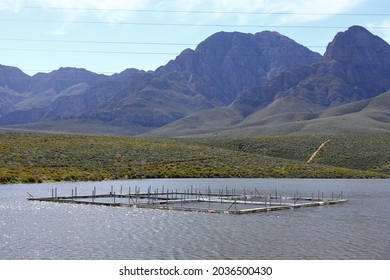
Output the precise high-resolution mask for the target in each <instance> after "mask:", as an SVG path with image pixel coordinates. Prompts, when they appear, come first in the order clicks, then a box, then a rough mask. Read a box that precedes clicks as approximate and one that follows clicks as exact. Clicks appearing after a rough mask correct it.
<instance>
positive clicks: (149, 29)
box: [0, 0, 390, 75]
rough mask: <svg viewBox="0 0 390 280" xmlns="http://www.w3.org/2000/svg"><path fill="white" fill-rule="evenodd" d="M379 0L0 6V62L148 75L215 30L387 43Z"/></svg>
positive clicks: (387, 14)
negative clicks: (342, 35)
mask: <svg viewBox="0 0 390 280" xmlns="http://www.w3.org/2000/svg"><path fill="white" fill-rule="evenodd" d="M389 3H390V2H389V1H386V0H327V1H323V0H322V1H320V0H310V1H302V0H294V1H291V0H280V1H278V0H238V1H237V0H216V1H210V0H187V1H185V0H175V1H158V0H101V1H98V0H34V1H32V0H24V1H23V0H0V64H3V65H10V66H16V67H18V68H20V69H22V70H23V71H24V72H26V73H27V74H30V75H33V74H35V73H37V72H50V71H52V70H56V69H58V68H59V67H80V68H85V69H87V70H90V71H94V72H98V73H106V74H111V73H115V72H121V71H123V70H124V69H126V68H138V69H143V70H154V69H155V68H157V67H158V66H161V65H165V64H166V63H167V62H168V61H169V60H171V59H174V58H175V57H176V56H177V55H179V54H180V52H181V51H182V50H184V49H186V48H192V49H194V48H196V45H197V44H199V43H200V42H201V41H203V40H205V39H206V38H207V37H208V36H210V35H212V34H213V33H216V32H218V31H239V32H244V33H256V32H260V31H264V30H271V31H277V32H279V33H281V34H283V35H286V36H288V37H290V38H291V39H293V40H295V41H296V42H298V43H300V44H302V45H305V46H307V47H309V48H310V49H312V50H313V51H317V52H319V53H321V54H323V53H324V51H325V48H326V45H327V44H328V43H329V42H330V41H331V40H332V39H333V37H334V36H335V34H336V33H337V32H339V31H344V30H346V29H347V28H348V27H349V26H351V25H361V26H364V27H366V28H368V29H369V30H370V31H371V32H372V33H374V34H376V35H378V36H380V37H382V38H383V39H385V40H386V41H387V42H390V4H389Z"/></svg>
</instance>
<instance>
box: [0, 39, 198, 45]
mask: <svg viewBox="0 0 390 280" xmlns="http://www.w3.org/2000/svg"><path fill="white" fill-rule="evenodd" d="M0 41H15V42H41V43H77V44H110V45H111V44H112V45H158V46H197V45H198V44H194V43H172V42H134V41H88V40H58V39H20V38H0Z"/></svg>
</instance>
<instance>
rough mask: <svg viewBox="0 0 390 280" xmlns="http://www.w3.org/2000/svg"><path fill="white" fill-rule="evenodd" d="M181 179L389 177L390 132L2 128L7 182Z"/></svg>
mask: <svg viewBox="0 0 390 280" xmlns="http://www.w3.org/2000/svg"><path fill="white" fill-rule="evenodd" d="M328 139H331V141H330V142H329V143H328V144H327V145H326V146H325V147H324V149H322V150H321V151H320V153H319V154H318V155H317V157H316V158H315V159H314V160H313V162H312V163H310V164H308V163H307V162H306V161H307V159H308V158H309V157H310V155H311V154H312V153H313V152H314V151H315V150H316V149H317V148H318V147H319V146H320V144H321V143H323V142H324V141H326V140H328ZM178 177H180V178H200V177H214V178H215V177H216V178H218V177H225V178H229V177H236V178H240V177H242V178H244V177H246V178H249V177H276V178H306V177H310V178H379V177H382V178H383V177H387V178H388V177H390V135H389V134H376V135H350V136H345V135H344V136H343V135H334V136H333V135H332V136H325V135H321V136H278V137H275V136H273V137H248V138H182V139H178V138H175V139H153V138H131V137H115V136H86V135H65V134H38V133H0V183H19V182H24V183H25V182H47V181H87V180H88V181H91V180H94V181H95V180H112V179H131V178H178Z"/></svg>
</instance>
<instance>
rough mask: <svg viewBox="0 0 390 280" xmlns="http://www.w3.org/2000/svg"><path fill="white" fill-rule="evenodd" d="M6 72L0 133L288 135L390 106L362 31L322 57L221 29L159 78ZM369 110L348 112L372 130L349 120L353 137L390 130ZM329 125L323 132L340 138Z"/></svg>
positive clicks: (277, 40)
mask: <svg viewBox="0 0 390 280" xmlns="http://www.w3.org/2000/svg"><path fill="white" fill-rule="evenodd" d="M8 70H9V73H14V76H13V75H12V74H8V72H7V73H4V75H1V77H0V126H7V127H10V126H11V127H12V128H15V129H23V128H27V127H28V128H29V129H34V127H40V128H42V127H43V125H44V124H47V125H48V127H50V130H56V131H68V132H82V127H83V125H82V124H83V123H84V124H85V127H87V126H88V125H89V124H92V123H94V124H98V123H99V125H98V126H97V127H96V134H99V130H100V131H104V132H103V133H107V131H108V133H109V134H110V132H109V131H110V128H112V134H116V133H118V131H121V132H120V134H125V135H139V134H144V133H146V134H145V135H149V136H164V137H166V136H168V137H169V136H188V135H225V134H226V135H242V134H243V133H244V134H245V135H264V134H290V133H293V134H294V133H302V129H303V128H304V127H306V128H307V127H308V125H309V124H310V123H312V124H313V126H314V127H315V125H314V124H318V123H321V124H323V122H326V121H331V120H330V119H331V118H336V119H337V117H339V116H344V117H345V116H347V115H348V117H350V114H348V113H343V112H348V110H351V108H355V107H359V106H362V104H363V103H364V104H366V103H367V102H368V100H371V101H373V102H374V101H375V102H374V104H376V105H375V106H376V107H380V106H385V109H387V108H388V107H387V106H388V103H387V102H382V104H380V102H377V97H378V96H380V95H381V97H380V98H379V97H378V98H379V99H380V100H382V99H383V100H387V98H389V97H388V95H387V94H384V93H385V92H387V91H388V90H389V89H390V80H389V79H388V78H387V77H389V76H390V46H389V45H388V44H387V43H386V42H385V41H384V40H383V39H381V38H380V37H378V36H375V35H373V34H372V33H370V32H369V31H368V30H366V29H365V28H363V27H360V26H352V27H350V28H349V29H348V30H346V31H343V32H339V33H337V34H336V35H335V37H334V39H333V41H332V42H330V43H329V44H328V46H327V49H326V52H325V54H324V56H321V55H320V54H318V53H315V52H312V51H310V50H309V49H308V48H306V47H304V46H302V45H300V44H298V43H297V42H295V41H293V40H292V39H290V38H288V37H286V36H284V35H281V34H279V33H277V32H271V31H263V32H259V33H255V34H245V33H240V32H218V33H216V34H213V35H211V36H210V37H209V38H207V39H205V40H204V41H203V42H201V43H200V44H199V45H198V46H197V47H196V48H195V49H194V50H191V49H186V50H183V51H182V52H181V53H180V54H179V55H178V56H177V57H176V59H174V60H171V61H169V62H168V63H167V64H166V65H164V66H161V67H159V68H157V69H156V70H155V71H148V72H145V71H141V70H137V69H128V70H125V71H123V72H122V73H119V74H114V75H112V76H107V75H102V74H96V73H93V72H90V71H87V70H85V69H78V68H60V69H58V70H56V71H53V72H51V73H47V74H45V73H39V74H36V75H34V76H33V77H30V76H28V75H26V74H24V73H23V72H22V71H20V70H19V71H18V69H17V68H15V67H8V66H1V65H0V74H1V73H3V72H4V71H8ZM23 74H24V75H23ZM12 78H14V80H13V79H12ZM17 80H20V81H23V82H21V83H20V84H19V83H17V82H15V81H17ZM382 94H383V96H382ZM379 99H378V100H379ZM362 100H366V102H361V103H359V102H360V101H362ZM347 104H350V106H349V107H348V106H347ZM367 110H368V109H367ZM369 111H370V112H371V113H370V114H366V112H362V110H360V111H358V112H354V113H355V116H357V115H359V116H357V117H358V118H361V119H362V120H363V119H364V121H365V122H363V123H365V124H366V125H367V126H371V127H365V128H359V129H357V127H356V124H354V123H349V125H350V131H352V132H353V131H361V130H364V129H367V130H371V129H372V128H373V127H374V128H377V129H378V130H385V131H386V130H388V129H390V128H388V123H386V122H387V120H388V116H387V114H386V110H382V109H378V108H373V107H372V106H371V107H370V108H369ZM374 111H375V114H373V113H372V112H374ZM334 112H338V114H340V115H339V116H336V115H332V114H333V113H334ZM356 114H357V115H356ZM374 115H375V116H374ZM348 119H349V118H348ZM375 119H376V121H378V120H379V123H375V125H374V126H372V124H373V121H375ZM380 120H382V122H381V121H380ZM60 121H61V122H60ZM332 121H334V120H333V119H332ZM64 122H66V123H67V124H68V125H67V126H66V128H64V129H61V124H64ZM72 122H74V124H75V126H74V127H73V128H72ZM56 124H57V125H56ZM382 124H383V125H382ZM345 126H347V127H348V124H345ZM319 127H326V125H321V126H319ZM328 128H329V129H327V130H323V131H322V132H326V133H331V132H332V131H335V132H340V131H345V129H344V130H343V129H337V127H334V126H333V128H332V129H331V128H330V126H329V127H328ZM303 130H304V131H307V132H308V133H321V130H320V128H318V129H317V130H316V129H314V128H313V129H311V130H305V129H303ZM100 133H102V132H100Z"/></svg>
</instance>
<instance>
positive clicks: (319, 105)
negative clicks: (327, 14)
mask: <svg viewBox="0 0 390 280" xmlns="http://www.w3.org/2000/svg"><path fill="white" fill-rule="evenodd" d="M388 77H390V46H389V45H388V44H387V43H386V42H385V41H384V40H382V39H381V38H379V37H377V36H375V35H373V34H371V33H370V32H369V31H367V30H366V29H364V28H362V27H360V26H353V27H351V28H349V29H348V30H347V31H345V32H340V33H338V34H337V35H336V36H335V38H334V40H333V41H332V42H331V43H330V44H329V45H328V47H327V50H326V53H325V55H324V57H323V59H322V60H321V61H320V62H318V63H314V64H311V65H305V66H302V67H300V68H298V69H294V70H290V71H285V72H282V73H280V74H279V75H277V76H276V77H274V78H273V79H271V80H269V82H268V83H267V84H266V85H264V86H259V87H254V88H252V89H249V90H246V91H242V92H240V93H239V94H238V96H237V98H236V100H235V101H234V102H233V103H232V104H230V105H229V106H226V107H225V108H219V109H217V110H212V111H208V112H196V113H194V114H192V115H189V116H187V117H186V118H183V119H181V120H179V121H177V122H174V123H171V124H169V125H167V126H166V127H163V128H160V129H158V130H155V131H153V132H152V134H153V135H160V136H161V135H164V136H168V135H170V136H184V135H215V134H216V133H218V134H219V135H261V134H290V133H332V132H364V131H371V130H376V131H385V130H389V129H390V126H389V122H388V120H389V119H388V113H387V112H388V111H389V109H390V108H389V107H388V105H389V102H378V100H381V101H383V100H385V101H386V100H387V99H388V98H390V97H389V95H388V93H384V92H386V91H388V90H389V89H390V80H389V78H388ZM379 96H380V97H379ZM363 100H364V101H363ZM359 101H362V102H359ZM367 102H371V103H370V107H369V108H366V107H361V106H362V104H366V103H367ZM346 108H360V109H361V110H357V111H353V112H350V111H349V110H347V109H346ZM386 110H388V111H386ZM368 111H370V112H375V114H371V113H370V114H367V112H368ZM334 112H339V113H338V114H336V115H333V114H334ZM221 116H224V117H221ZM358 120H359V121H358Z"/></svg>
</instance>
